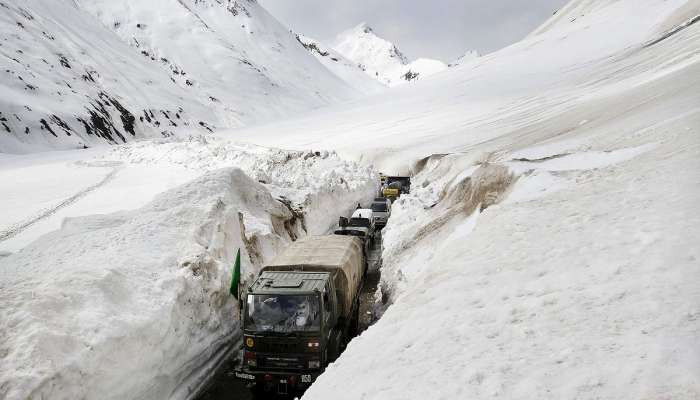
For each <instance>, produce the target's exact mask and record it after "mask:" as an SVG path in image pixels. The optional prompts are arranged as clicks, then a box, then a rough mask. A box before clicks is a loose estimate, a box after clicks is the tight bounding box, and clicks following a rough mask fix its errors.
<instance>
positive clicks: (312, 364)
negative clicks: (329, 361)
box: [309, 360, 321, 369]
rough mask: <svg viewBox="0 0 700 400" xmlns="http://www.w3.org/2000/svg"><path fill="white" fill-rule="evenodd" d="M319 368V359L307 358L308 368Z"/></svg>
mask: <svg viewBox="0 0 700 400" xmlns="http://www.w3.org/2000/svg"><path fill="white" fill-rule="evenodd" d="M319 368H321V360H309V369H319Z"/></svg>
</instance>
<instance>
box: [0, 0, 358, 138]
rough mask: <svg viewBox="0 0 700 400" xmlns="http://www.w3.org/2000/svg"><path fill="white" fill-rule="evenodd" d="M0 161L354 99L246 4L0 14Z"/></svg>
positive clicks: (24, 6) (162, 3) (170, 1)
mask: <svg viewBox="0 0 700 400" xmlns="http://www.w3.org/2000/svg"><path fill="white" fill-rule="evenodd" d="M0 7H1V8H2V13H0V36H1V38H2V47H1V48H0V52H2V54H3V57H1V58H0V71H2V72H1V73H2V74H3V77H2V79H0V113H1V115H0V121H1V122H2V125H1V126H0V129H1V130H2V133H3V135H2V136H0V151H3V152H28V151H35V150H41V149H50V148H77V147H82V146H84V145H88V146H90V145H93V144H99V143H122V142H124V141H127V140H129V139H133V138H144V137H154V136H155V137H160V136H171V135H173V134H176V133H178V132H181V131H186V132H188V133H191V132H196V131H199V132H208V131H210V130H212V129H215V128H219V127H235V126H241V125H244V124H249V123H253V122H256V121H266V120H269V119H271V118H279V117H282V116H289V115H292V114H295V113H299V112H301V111H306V110H309V109H312V108H316V107H319V106H322V105H327V104H329V103H333V102H336V101H340V100H347V99H350V98H353V97H355V96H358V95H360V94H362V92H363V90H364V88H362V87H359V88H354V87H351V86H350V85H349V84H348V83H347V82H345V81H343V80H341V79H339V78H338V77H337V76H335V75H334V74H333V73H331V72H330V71H329V70H327V69H326V68H324V66H323V65H321V63H319V62H318V61H317V60H316V59H314V58H313V57H311V56H310V55H309V54H308V52H306V51H305V50H304V48H303V47H302V46H301V45H300V44H299V42H298V41H297V40H296V38H295V36H294V35H293V34H292V33H290V32H289V30H288V29H287V28H285V27H284V26H282V25H281V24H280V23H278V22H277V21H276V20H275V19H274V18H273V17H272V16H270V15H269V14H268V13H267V12H266V11H265V10H264V9H263V8H262V7H261V6H260V5H259V4H258V3H257V2H255V1H253V0H238V1H227V2H221V1H214V0H153V1H139V0H124V1H112V0H79V1H69V0H55V1H47V0H27V1H15V0H12V1H6V2H3V3H2V5H1V6H0Z"/></svg>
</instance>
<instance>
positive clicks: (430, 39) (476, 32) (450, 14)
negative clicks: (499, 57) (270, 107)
mask: <svg viewBox="0 0 700 400" xmlns="http://www.w3.org/2000/svg"><path fill="white" fill-rule="evenodd" d="M258 2H259V3H260V4H262V5H263V7H265V8H266V9H267V10H268V11H269V12H270V13H272V15H274V16H275V17H276V18H277V19H278V20H280V21H281V22H282V23H284V24H285V25H287V26H289V27H290V28H291V29H293V30H294V31H296V32H298V33H303V34H305V35H307V36H310V37H312V38H315V39H318V40H321V41H326V42H329V41H330V40H331V39H333V38H334V37H335V35H336V34H338V33H340V32H342V31H344V30H346V29H349V28H352V27H354V26H356V25H358V24H360V23H361V22H366V23H367V24H369V26H371V27H372V29H373V30H374V32H375V33H376V34H377V35H378V36H380V37H383V38H384V39H387V40H389V41H391V42H393V43H394V44H395V45H396V46H397V47H398V48H399V50H401V51H402V52H403V53H404V54H405V55H406V56H407V57H408V58H409V59H415V58H418V57H428V58H437V59H440V60H442V61H445V62H449V61H452V60H454V59H457V58H458V57H460V56H461V55H463V54H464V53H465V52H467V51H468V50H477V51H479V52H480V53H482V54H486V53H489V52H492V51H495V50H498V49H500V48H503V47H505V46H507V45H509V44H512V43H514V42H517V41H518V40H520V39H522V38H523V37H525V36H526V35H527V34H528V33H530V32H531V31H532V30H533V29H535V28H536V27H537V26H539V25H540V24H541V23H542V22H544V21H545V20H546V19H547V18H549V17H550V16H551V15H552V13H553V12H554V11H556V10H557V9H559V8H561V7H562V6H563V5H564V4H566V3H567V2H568V0H258Z"/></svg>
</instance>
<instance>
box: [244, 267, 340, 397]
mask: <svg viewBox="0 0 700 400" xmlns="http://www.w3.org/2000/svg"><path fill="white" fill-rule="evenodd" d="M337 303H338V302H337V299H336V296H335V288H334V287H333V279H331V274H330V273H328V272H300V271H266V272H263V273H262V274H261V275H260V276H259V277H258V279H257V280H256V281H255V283H253V285H252V286H251V287H250V288H249V290H248V292H247V293H246V297H245V299H244V302H243V310H242V322H243V346H244V348H243V354H242V357H241V360H243V361H242V365H241V368H240V370H238V371H236V377H238V378H240V379H244V380H247V381H249V383H250V384H251V385H254V386H255V387H256V389H257V390H256V391H264V392H272V393H279V394H291V393H296V392H302V391H303V390H304V389H306V388H307V387H308V386H309V385H311V383H312V382H313V381H314V380H315V379H316V377H317V376H318V375H320V374H321V372H322V371H323V369H324V368H325V366H326V365H328V363H329V362H331V361H333V360H334V359H335V358H336V357H337V356H338V355H339V352H340V350H341V344H342V343H341V342H342V339H341V335H339V332H337V329H334V328H335V327H336V326H337V323H338V313H337V309H338V304H337Z"/></svg>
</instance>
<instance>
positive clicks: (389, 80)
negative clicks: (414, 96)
mask: <svg viewBox="0 0 700 400" xmlns="http://www.w3.org/2000/svg"><path fill="white" fill-rule="evenodd" d="M332 45H333V49H335V50H336V51H337V52H338V53H340V54H342V55H344V56H345V57H347V58H348V59H349V60H351V61H353V62H355V63H356V64H357V66H358V67H360V68H361V69H362V70H363V71H365V73H367V75H369V76H371V77H373V78H375V79H377V80H378V81H380V82H382V83H383V84H385V85H389V86H395V85H399V84H401V83H406V82H410V81H414V80H417V79H420V78H424V77H427V76H430V75H433V74H435V73H438V72H440V71H443V70H445V69H446V68H447V65H445V63H443V62H442V61H438V60H433V59H428V58H419V59H417V60H415V61H412V62H409V61H408V59H407V58H406V56H404V55H403V54H402V53H401V51H399V49H398V48H397V47H396V45H394V44H393V43H391V42H389V41H387V40H385V39H382V38H380V37H379V36H377V35H376V34H375V33H374V31H373V30H372V28H370V27H369V26H368V25H367V24H366V23H362V24H359V25H357V26H356V27H354V28H352V29H349V30H347V31H345V32H342V33H340V34H339V35H338V36H337V37H336V38H335V40H334V42H333V44H332Z"/></svg>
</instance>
